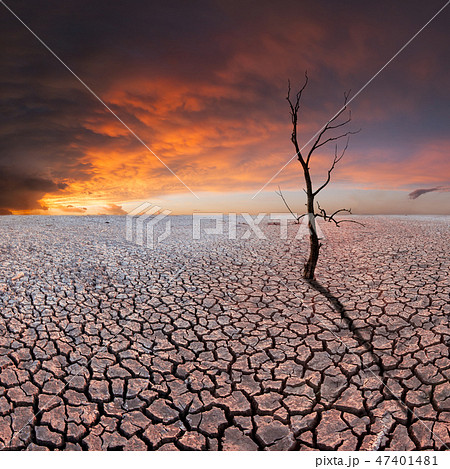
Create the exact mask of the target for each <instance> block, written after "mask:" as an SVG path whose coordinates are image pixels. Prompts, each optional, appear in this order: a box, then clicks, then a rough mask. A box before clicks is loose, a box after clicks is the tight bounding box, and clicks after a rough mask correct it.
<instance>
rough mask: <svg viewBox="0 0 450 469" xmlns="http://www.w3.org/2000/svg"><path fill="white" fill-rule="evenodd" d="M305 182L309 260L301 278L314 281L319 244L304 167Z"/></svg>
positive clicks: (306, 173) (312, 198)
mask: <svg viewBox="0 0 450 469" xmlns="http://www.w3.org/2000/svg"><path fill="white" fill-rule="evenodd" d="M303 169H304V173H305V182H306V196H307V201H306V202H307V203H306V207H307V209H308V215H307V216H308V229H309V259H308V261H307V262H306V264H305V267H304V269H303V278H304V279H306V280H314V273H315V271H316V265H317V261H318V259H319V250H320V243H319V238H318V236H317V230H316V218H315V215H314V194H313V189H312V181H311V176H310V174H309V168H308V166H307V165H305V167H304V168H303Z"/></svg>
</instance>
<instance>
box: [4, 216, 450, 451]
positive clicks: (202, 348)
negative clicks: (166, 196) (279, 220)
mask: <svg viewBox="0 0 450 469" xmlns="http://www.w3.org/2000/svg"><path fill="white" fill-rule="evenodd" d="M170 220H171V224H172V233H171V235H170V236H169V237H168V238H167V239H166V240H164V241H163V242H161V243H159V244H157V245H156V246H155V247H154V248H153V249H149V248H146V247H142V246H139V245H137V244H135V243H133V242H130V241H127V240H126V239H125V218H124V217H101V216H99V217H48V216H44V217H33V216H27V217H20V216H5V217H1V219H0V262H1V271H0V448H1V449H4V450H161V451H162V450H304V451H308V450H317V449H320V450H414V449H422V450H426V449H430V450H431V449H435V450H445V449H448V447H450V434H449V429H450V382H449V378H450V357H449V345H450V328H449V321H448V317H449V310H450V306H449V291H450V282H449V258H448V252H447V250H448V246H449V240H450V229H449V221H450V218H449V217H415V216H408V217H406V216H404V217H394V216H392V217H380V216H376V217H375V216H374V217H359V218H358V220H359V221H361V222H363V223H364V226H358V225H355V224H346V225H345V226H344V225H342V226H341V227H334V226H331V225H326V226H325V225H323V224H322V225H321V227H322V230H323V232H324V235H325V239H324V240H323V244H324V245H323V248H322V256H321V259H320V262H319V267H318V270H317V281H316V282H312V283H306V282H305V281H304V280H302V279H301V270H302V264H303V262H304V256H305V252H306V242H305V240H304V239H295V236H294V235H295V233H296V231H295V230H297V227H295V226H290V227H289V235H288V239H285V240H283V239H280V226H277V225H274V224H271V223H269V222H263V223H262V225H261V226H262V231H263V232H264V233H265V235H266V239H257V238H256V237H255V236H250V237H249V238H248V239H247V237H246V235H245V234H244V233H245V232H246V231H247V225H245V223H243V222H242V221H241V222H239V224H238V226H237V239H228V238H229V236H228V235H227V234H226V233H225V234H224V235H205V234H204V233H203V234H202V237H201V238H200V239H199V240H193V239H192V223H191V220H190V217H182V216H180V217H170Z"/></svg>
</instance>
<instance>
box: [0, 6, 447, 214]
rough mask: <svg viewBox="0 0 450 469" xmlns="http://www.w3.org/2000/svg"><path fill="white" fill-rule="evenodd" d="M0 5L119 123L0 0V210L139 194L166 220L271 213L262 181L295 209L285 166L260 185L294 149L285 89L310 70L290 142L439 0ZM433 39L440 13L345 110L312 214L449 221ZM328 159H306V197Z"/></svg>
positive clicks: (439, 57) (314, 125) (332, 108)
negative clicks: (345, 134) (343, 127)
mask: <svg viewBox="0 0 450 469" xmlns="http://www.w3.org/2000/svg"><path fill="white" fill-rule="evenodd" d="M5 3H6V5H8V7H10V8H11V10H13V12H14V13H15V14H16V15H17V16H18V17H19V18H20V19H21V20H22V21H23V22H24V23H25V24H26V25H27V26H28V27H29V28H30V29H31V30H32V31H34V33H35V34H36V35H37V36H38V37H39V38H40V39H41V40H42V41H44V43H45V44H47V46H48V47H49V48H50V49H52V50H53V51H54V53H55V54H56V55H57V56H58V57H59V58H60V59H61V60H62V61H63V62H64V63H65V64H66V65H67V66H68V67H69V68H70V69H71V70H72V71H73V72H74V73H75V74H76V75H77V76H78V77H79V78H80V79H81V80H82V81H83V82H84V83H85V84H86V85H87V86H88V87H89V88H90V89H91V90H92V91H93V92H94V93H95V94H96V95H97V96H98V97H99V98H100V99H101V100H103V102H104V103H105V104H106V105H107V106H108V107H109V108H110V110H111V111H113V112H114V113H115V114H116V116H117V117H119V118H120V119H121V121H122V122H123V123H125V124H126V126H127V127H128V129H127V128H126V127H125V126H124V125H123V124H122V123H121V122H120V121H119V120H118V119H117V118H116V117H115V116H114V115H113V114H112V113H111V112H110V111H109V110H108V109H107V108H106V107H105V106H104V105H103V104H102V103H100V102H99V100H98V99H96V98H95V97H94V96H93V95H92V94H91V93H90V92H89V91H88V90H87V89H86V88H85V87H84V86H83V85H82V84H81V83H80V82H79V81H78V80H77V79H76V78H75V77H74V76H73V75H72V74H71V73H70V72H69V71H68V70H67V69H66V68H65V67H64V65H63V64H62V63H61V62H59V61H58V60H57V59H56V58H55V57H54V56H52V54H51V53H50V52H49V51H48V50H47V49H46V48H45V47H44V46H43V45H42V44H41V43H39V41H38V40H37V39H36V38H35V37H34V36H33V35H32V34H31V33H30V32H29V31H28V30H27V29H26V27H25V26H24V25H23V24H21V23H20V22H19V21H18V19H17V18H15V17H14V16H13V14H12V13H11V12H10V11H8V10H7V9H6V8H5V6H4V5H2V4H0V42H1V44H2V47H1V49H0V64H1V65H0V90H1V93H0V110H1V112H0V214H69V215H70V214H73V215H83V214H125V213H127V212H128V211H129V210H131V209H132V208H133V207H135V206H136V205H138V204H139V203H142V202H143V201H149V202H151V203H155V204H157V205H159V206H161V207H163V208H165V209H168V210H171V211H172V212H173V213H174V214H182V213H192V212H193V211H209V212H211V211H212V212H214V211H225V212H250V213H257V212H269V211H278V212H279V211H284V210H285V207H284V205H283V203H282V201H281V199H280V197H279V196H278V195H277V194H276V192H275V191H277V190H278V186H279V187H280V188H281V190H282V191H283V193H284V194H285V197H286V199H287V200H288V201H289V203H290V205H291V206H292V208H293V210H295V211H297V212H299V213H302V212H303V209H304V204H305V200H304V197H305V194H304V192H303V188H304V182H303V176H302V171H301V167H300V164H299V162H298V161H296V159H295V158H294V159H293V160H292V161H291V163H290V164H289V165H287V166H286V167H285V168H284V170H283V171H282V172H280V173H279V174H278V175H277V176H276V177H275V178H274V179H273V180H272V181H271V182H270V183H269V184H267V185H266V186H265V184H266V183H267V182H268V181H269V180H270V179H271V178H272V177H273V176H274V175H275V174H276V173H277V172H278V171H279V170H280V168H281V167H283V166H284V165H285V164H286V163H287V162H288V161H289V160H290V159H292V157H293V156H294V155H295V151H294V147H293V145H292V143H291V141H290V134H291V122H290V116H289V108H288V104H287V101H286V94H287V82H288V79H290V81H291V84H292V89H293V91H295V90H296V89H298V88H299V87H300V86H301V85H302V84H303V80H304V73H305V70H307V72H308V76H309V82H308V86H307V88H306V89H305V91H304V93H303V97H302V102H301V108H300V115H299V120H300V127H299V142H300V145H301V146H303V145H305V144H307V142H308V141H309V140H310V139H311V137H313V135H314V134H315V133H316V132H317V131H318V130H320V128H321V127H322V126H323V125H324V124H325V123H326V122H327V121H328V120H329V119H330V118H331V117H332V116H333V115H334V114H335V113H336V112H337V111H338V110H339V109H340V107H341V106H342V103H343V94H344V92H345V91H348V90H351V92H352V93H353V95H355V94H356V93H357V92H358V91H359V90H360V89H361V88H362V87H364V85H366V84H367V82H368V81H369V80H370V79H371V78H372V77H373V76H374V75H375V74H376V73H377V72H378V71H379V70H380V69H381V68H382V67H383V66H384V65H385V64H386V63H387V62H388V61H389V60H390V59H391V58H392V56H393V55H394V54H396V53H397V51H398V50H399V49H400V48H401V47H402V46H403V45H404V44H405V43H406V42H407V41H408V40H410V39H411V37H412V36H413V35H414V34H415V33H417V31H418V30H420V28H422V27H423V26H424V25H425V24H426V23H427V21H428V20H429V19H430V18H431V17H432V16H433V15H434V14H435V13H436V12H437V11H438V10H439V9H440V8H442V7H443V6H444V5H445V1H443V0H429V1H427V2H423V1H408V2H406V1H400V0H396V1H395V0H394V1H392V0H390V1H385V0H377V1H375V0H372V1H366V2H361V1H356V0H355V1H345V0H342V1H331V0H314V1H312V0H311V1H302V0H293V1H283V0H281V1H264V0H258V1H253V0H241V1H233V0H226V1H218V0H217V1H214V0H208V1H206V0H205V1H195V0H194V1H189V2H186V1H170V0H165V1H142V0H141V1H136V0H127V1H113V2H111V1H110V0H108V1H105V0H95V1H92V0H90V1H85V0H76V1H75V0H65V1H64V2H61V1H54V0H47V1H42V0H35V1H33V2H27V1H24V0H5ZM449 29H450V6H448V7H446V8H445V9H444V10H443V11H442V12H441V13H440V14H439V15H438V16H437V17H436V18H435V19H434V20H433V21H432V22H431V23H430V24H429V25H428V26H427V27H426V28H425V29H424V30H423V31H422V32H421V33H420V34H419V35H418V36H417V37H416V38H415V39H414V40H413V41H412V42H411V43H410V44H409V45H408V46H407V47H406V48H405V49H404V50H403V51H402V52H401V53H400V54H399V55H398V56H397V57H396V58H395V59H394V60H392V62H391V63H390V64H389V65H388V66H386V68H385V69H384V70H382V71H381V72H380V73H379V75H378V76H376V77H375V78H374V79H373V81H371V82H370V83H369V84H368V85H367V86H366V87H365V88H364V89H363V90H362V91H361V92H360V93H359V94H358V95H357V96H356V97H355V98H354V100H353V101H352V102H351V103H350V106H349V107H350V108H351V111H352V121H351V122H350V123H349V124H348V130H358V129H361V132H359V133H358V134H356V135H353V136H352V138H351V140H350V143H349V148H348V150H347V152H346V154H345V157H344V158H343V159H342V161H340V163H339V165H338V166H337V167H336V169H335V171H334V172H333V175H332V181H331V183H330V184H329V186H328V187H327V188H326V189H325V190H324V191H323V192H321V194H320V198H319V200H320V203H321V205H322V206H324V207H326V208H327V210H335V209H337V208H340V207H347V208H352V210H353V212H354V213H360V214H365V213H370V214H377V213H379V214H395V213H399V214H450V192H449V191H450V162H449V150H448V149H449V143H450V135H449V122H450V119H449V117H450V91H449V86H448V84H449V83H448V76H449V75H450V70H449V63H450V60H449V49H450V46H449V44H450V41H449V38H448V30H449ZM129 129H131V131H132V132H134V135H133V133H132V132H130V130H129ZM136 136H138V138H136ZM147 147H148V148H149V149H150V150H151V151H149V149H148V148H147ZM307 149H308V146H307V147H306V149H305V151H307ZM155 155H157V156H155ZM333 155H334V147H333V145H330V146H324V147H322V148H320V151H318V152H317V153H316V154H314V157H313V158H312V160H311V172H312V174H313V181H314V183H315V184H316V187H317V185H319V184H320V183H321V182H323V181H324V178H326V174H327V169H328V168H329V166H330V164H331V162H332V159H333ZM161 161H162V162H164V164H165V165H166V166H167V167H168V168H170V170H169V169H168V168H167V167H166V166H164V164H162V163H161ZM174 174H176V175H177V176H178V178H179V179H178V178H177V177H175V176H174ZM180 180H181V181H182V182H183V183H182V182H180ZM186 186H187V187H186ZM263 187H264V188H263ZM188 188H189V189H188ZM262 188H263V190H261V189H262ZM260 190H261V191H260ZM191 191H192V192H191ZM259 191H260V192H259ZM256 193H258V194H257V195H256V196H255V194H256Z"/></svg>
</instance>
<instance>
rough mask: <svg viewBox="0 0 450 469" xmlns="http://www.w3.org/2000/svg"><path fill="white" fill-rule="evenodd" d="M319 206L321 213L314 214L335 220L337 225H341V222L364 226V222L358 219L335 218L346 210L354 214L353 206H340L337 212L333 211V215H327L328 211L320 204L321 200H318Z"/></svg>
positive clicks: (331, 220)
mask: <svg viewBox="0 0 450 469" xmlns="http://www.w3.org/2000/svg"><path fill="white" fill-rule="evenodd" d="M317 208H318V209H319V212H320V213H316V214H315V215H314V216H315V217H319V218H323V219H324V220H325V221H327V222H333V223H335V225H336V226H340V224H341V223H356V224H357V225H361V226H364V224H363V223H361V222H359V221H356V220H336V219H335V218H334V217H335V216H336V215H338V214H339V213H342V212H345V213H348V214H350V215H351V214H352V209H351V208H340V209H339V210H336V211H335V212H333V213H332V214H331V215H327V212H326V211H325V209H323V208H322V207H321V206H320V204H319V202H317Z"/></svg>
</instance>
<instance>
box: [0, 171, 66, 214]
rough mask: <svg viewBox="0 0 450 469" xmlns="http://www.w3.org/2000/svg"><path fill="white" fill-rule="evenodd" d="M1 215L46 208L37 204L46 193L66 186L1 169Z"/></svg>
mask: <svg viewBox="0 0 450 469" xmlns="http://www.w3.org/2000/svg"><path fill="white" fill-rule="evenodd" d="M0 187H1V188H2V190H1V191H0V214H1V215H7V214H10V213H11V212H10V208H14V209H15V210H32V209H41V208H44V209H45V207H43V206H42V205H41V204H39V203H38V202H37V200H39V199H40V198H41V197H42V196H43V195H44V194H45V193H47V192H54V191H57V190H58V189H64V187H65V184H63V183H56V182H54V181H52V180H50V179H44V178H42V177H39V176H26V175H24V174H18V173H16V172H14V171H11V169H10V168H5V167H0Z"/></svg>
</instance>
